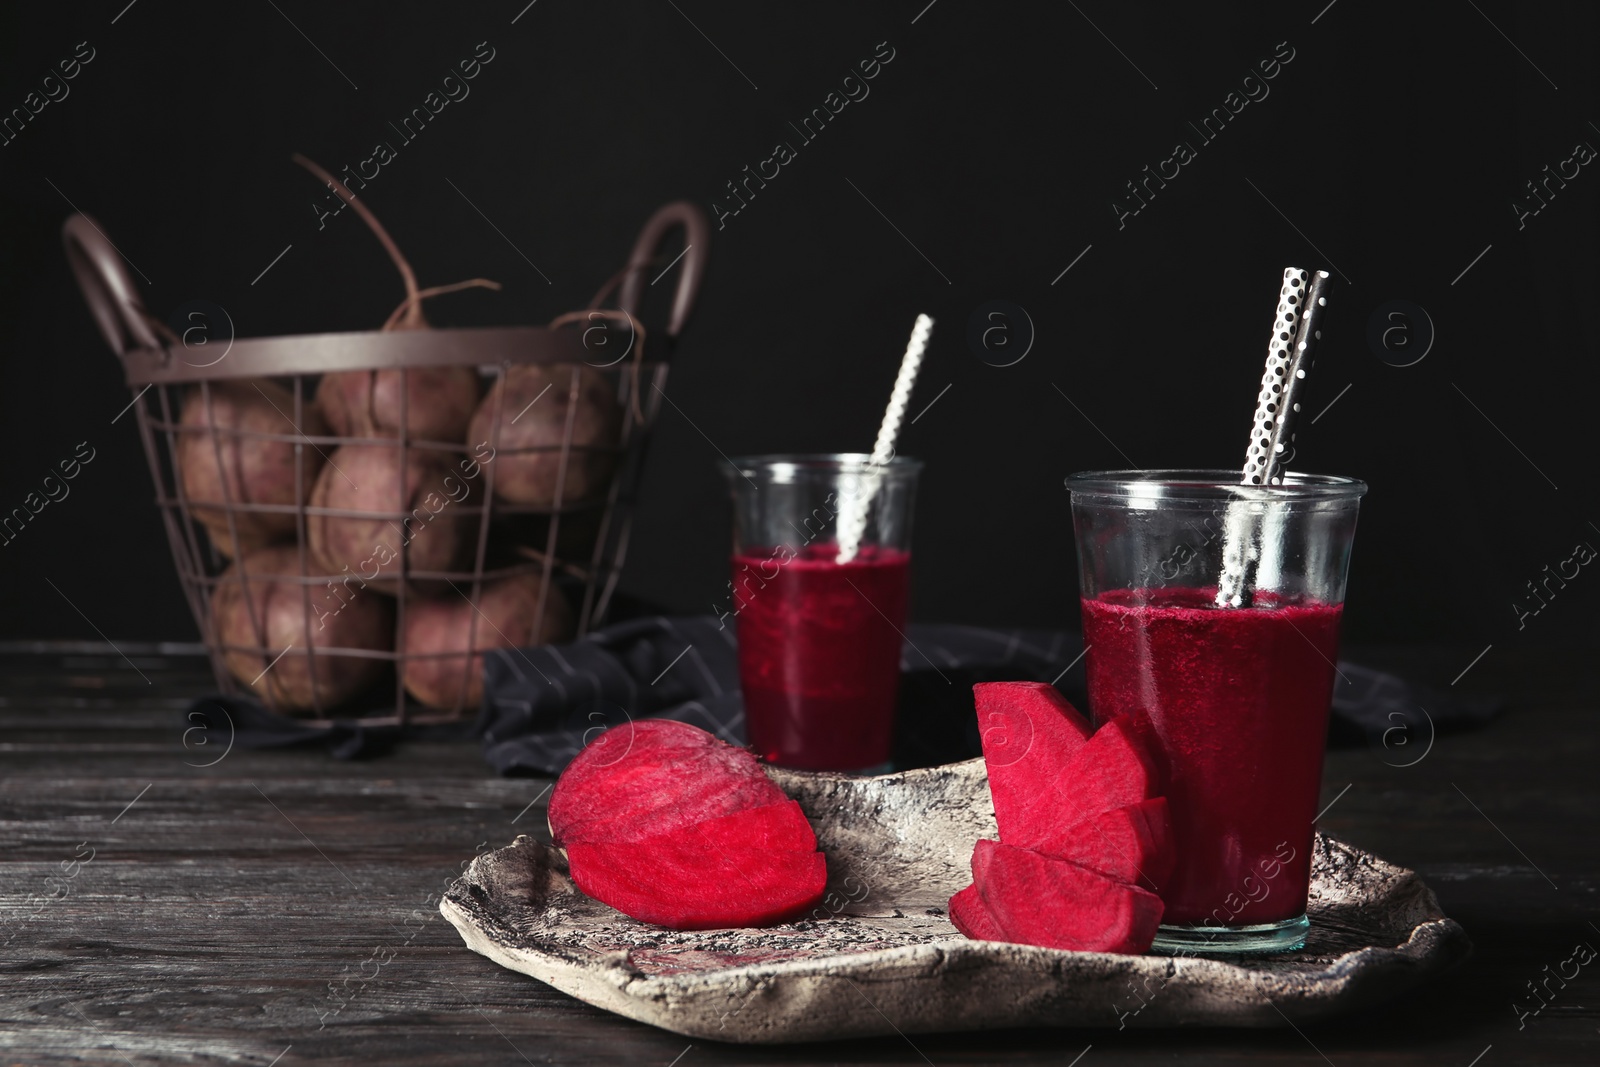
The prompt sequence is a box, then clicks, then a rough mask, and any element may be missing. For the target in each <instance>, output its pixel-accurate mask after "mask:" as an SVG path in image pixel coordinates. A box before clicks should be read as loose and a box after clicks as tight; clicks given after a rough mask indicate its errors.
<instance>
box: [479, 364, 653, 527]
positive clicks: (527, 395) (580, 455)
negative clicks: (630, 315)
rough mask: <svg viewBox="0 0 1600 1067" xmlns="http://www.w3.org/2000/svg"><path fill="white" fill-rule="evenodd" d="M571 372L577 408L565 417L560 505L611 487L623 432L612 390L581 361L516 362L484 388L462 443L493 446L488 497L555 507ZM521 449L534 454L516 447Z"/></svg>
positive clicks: (609, 383)
mask: <svg viewBox="0 0 1600 1067" xmlns="http://www.w3.org/2000/svg"><path fill="white" fill-rule="evenodd" d="M574 372H576V373H577V375H578V395H577V402H576V403H577V410H576V412H573V413H572V414H571V418H572V448H571V450H570V451H569V452H568V455H567V465H566V480H565V482H564V483H563V484H562V485H561V487H560V488H561V500H562V503H563V504H568V503H573V502H576V501H581V500H592V499H594V498H596V497H600V496H603V495H604V494H605V492H606V490H607V489H608V488H609V486H610V482H611V472H612V471H613V470H614V469H615V468H616V464H617V455H616V449H617V446H618V444H619V443H620V439H621V437H620V435H621V430H622V408H621V406H620V405H619V404H618V403H617V398H616V397H617V393H616V387H615V386H613V385H612V383H611V381H610V379H608V378H607V377H606V376H605V375H604V374H602V373H600V372H599V371H598V370H596V369H594V368H593V367H589V366H585V365H584V364H582V363H552V364H543V363H520V364H517V365H515V366H513V367H511V368H510V369H509V370H508V371H506V374H505V376H504V377H503V378H502V379H501V380H500V381H497V382H495V384H494V385H492V386H491V387H490V388H489V392H488V394H487V395H485V396H484V398H483V402H482V403H481V404H479V405H478V410H477V412H476V414H474V415H473V416H472V423H471V426H470V428H469V430H468V434H467V438H468V440H471V441H474V442H476V441H487V442H489V443H490V444H491V445H493V447H494V449H495V451H496V454H497V456H498V459H497V462H498V464H499V466H498V468H497V469H496V471H495V482H494V495H495V496H496V497H498V498H499V499H501V500H503V501H505V502H506V503H508V504H523V505H527V506H531V507H542V508H547V507H552V506H554V504H555V502H556V488H557V482H558V481H560V480H561V472H562V466H561V451H560V447H561V442H562V439H563V438H564V437H565V436H566V432H567V419H568V415H569V412H571V409H572V406H573V401H572V384H573V382H572V378H573V374H574ZM497 413H498V421H499V426H498V427H496V425H495V423H496V416H497ZM523 448H538V449H540V451H536V452H517V451H515V450H516V449H523Z"/></svg>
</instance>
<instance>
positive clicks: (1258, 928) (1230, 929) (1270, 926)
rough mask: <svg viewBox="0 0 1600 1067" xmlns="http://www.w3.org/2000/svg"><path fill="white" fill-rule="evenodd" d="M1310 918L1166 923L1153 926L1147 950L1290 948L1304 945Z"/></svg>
mask: <svg viewBox="0 0 1600 1067" xmlns="http://www.w3.org/2000/svg"><path fill="white" fill-rule="evenodd" d="M1310 929H1311V920H1310V919H1308V918H1306V917H1305V916H1304V915H1301V916H1300V917H1298V918H1295V919H1283V920H1281V921H1279V922H1275V923H1254V924H1252V925H1250V926H1167V925H1165V924H1163V925H1162V926H1160V927H1159V928H1157V930H1156V939H1155V942H1154V944H1152V945H1151V946H1150V951H1151V952H1153V953H1158V954H1162V955H1168V956H1192V955H1196V954H1199V955H1211V954H1213V953H1219V954H1236V953H1243V952H1293V951H1294V950H1295V949H1300V948H1304V947H1305V944H1306V933H1307V932H1308V931H1310Z"/></svg>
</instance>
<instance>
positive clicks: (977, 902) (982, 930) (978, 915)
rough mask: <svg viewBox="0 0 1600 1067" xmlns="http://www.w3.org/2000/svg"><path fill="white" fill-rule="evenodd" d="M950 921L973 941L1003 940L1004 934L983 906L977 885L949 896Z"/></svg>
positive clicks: (1004, 938)
mask: <svg viewBox="0 0 1600 1067" xmlns="http://www.w3.org/2000/svg"><path fill="white" fill-rule="evenodd" d="M950 923H951V925H953V926H954V927H955V928H956V929H957V930H960V931H961V932H962V933H963V934H966V935H967V937H968V938H970V939H972V940H973V941H1004V940H1006V935H1005V933H1004V932H1002V931H1001V929H1000V924H999V923H997V922H995V921H994V918H993V917H992V916H991V915H990V914H989V909H988V908H986V907H984V906H983V898H982V897H981V896H979V895H978V887H977V886H975V885H969V886H967V888H965V889H963V890H962V891H961V892H959V893H957V894H956V895H955V896H953V897H951V898H950Z"/></svg>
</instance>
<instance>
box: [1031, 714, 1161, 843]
mask: <svg viewBox="0 0 1600 1067" xmlns="http://www.w3.org/2000/svg"><path fill="white" fill-rule="evenodd" d="M1162 792H1163V789H1162V782H1161V774H1160V772H1159V771H1158V770H1157V769H1156V763H1155V760H1153V759H1152V758H1151V756H1150V752H1149V750H1148V749H1147V748H1145V745H1144V742H1143V741H1142V740H1140V736H1139V732H1138V727H1136V726H1134V725H1132V724H1130V723H1126V722H1124V721H1123V720H1121V719H1112V720H1111V721H1110V722H1108V723H1106V724H1105V725H1104V726H1102V727H1100V729H1098V730H1096V731H1095V732H1094V736H1093V737H1091V738H1089V743H1088V744H1086V745H1084V746H1083V747H1082V748H1080V749H1078V752H1077V755H1075V756H1073V757H1072V759H1070V760H1068V761H1067V765H1066V767H1065V768H1064V769H1063V770H1062V772H1061V777H1060V778H1059V779H1058V780H1057V796H1058V797H1059V798H1060V799H1062V800H1064V801H1065V802H1066V807H1067V810H1065V811H1062V812H1061V815H1062V816H1065V818H1063V819H1061V822H1064V823H1065V824H1066V825H1068V826H1070V825H1072V824H1073V823H1076V822H1081V821H1082V820H1084V819H1089V818H1093V817H1094V816H1096V815H1099V814H1101V813H1102V812H1107V811H1111V810H1112V809H1114V808H1121V807H1126V806H1127V805H1129V804H1137V803H1139V802H1140V801H1142V800H1149V799H1150V798H1152V797H1158V796H1161V795H1162Z"/></svg>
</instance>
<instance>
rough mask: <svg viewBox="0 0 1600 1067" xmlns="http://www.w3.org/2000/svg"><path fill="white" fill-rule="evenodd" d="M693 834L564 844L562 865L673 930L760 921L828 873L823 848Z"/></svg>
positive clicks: (581, 881)
mask: <svg viewBox="0 0 1600 1067" xmlns="http://www.w3.org/2000/svg"><path fill="white" fill-rule="evenodd" d="M696 836H697V835H695V834H693V833H692V832H691V833H685V834H681V835H680V834H671V835H667V836H663V837H653V838H649V839H647V840H644V841H637V842H632V843H627V844H618V843H615V842H608V843H604V844H583V843H573V844H569V845H568V846H567V869H568V871H569V872H570V873H571V875H572V880H573V882H574V883H576V885H577V886H578V888H579V889H581V890H583V891H584V892H585V893H587V894H589V895H590V896H591V897H594V898H595V899H596V900H598V901H601V902H602V903H605V904H609V905H611V907H613V908H616V909H617V910H618V911H620V912H622V913H623V914H624V915H629V916H632V917H633V918H635V919H639V920H641V921H643V922H647V923H654V924H656V925H657V926H665V927H669V928H670V929H673V930H717V929H724V928H731V927H741V926H767V925H770V924H772V923H778V922H783V921H784V920H786V919H793V918H797V917H798V916H800V915H803V914H804V913H805V912H806V911H807V910H809V909H811V908H814V907H815V906H816V905H817V903H818V902H819V901H821V899H822V893H823V889H824V887H825V886H826V884H827V881H828V867H827V861H826V860H825V858H824V857H823V855H822V853H820V852H797V851H774V850H772V849H767V848H744V847H735V846H724V847H720V848H718V847H712V848H707V847H706V845H705V844H704V843H703V842H702V841H700V840H696V839H695V838H696Z"/></svg>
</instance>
